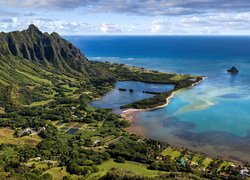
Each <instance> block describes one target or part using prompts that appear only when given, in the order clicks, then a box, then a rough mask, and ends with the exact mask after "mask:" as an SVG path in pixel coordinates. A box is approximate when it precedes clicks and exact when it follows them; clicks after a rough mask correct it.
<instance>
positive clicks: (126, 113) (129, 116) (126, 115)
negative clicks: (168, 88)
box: [120, 76, 208, 123]
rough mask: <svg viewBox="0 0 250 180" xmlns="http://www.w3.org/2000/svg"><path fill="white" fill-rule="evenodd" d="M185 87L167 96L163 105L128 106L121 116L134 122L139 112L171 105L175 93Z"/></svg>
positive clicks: (194, 84) (203, 78)
mask: <svg viewBox="0 0 250 180" xmlns="http://www.w3.org/2000/svg"><path fill="white" fill-rule="evenodd" d="M207 78H208V77H206V76H205V77H202V79H201V80H200V81H199V82H195V83H193V84H191V85H190V86H189V87H187V88H183V89H189V88H192V87H194V86H196V85H198V84H200V83H202V82H203V81H205V80H206V79H207ZM183 89H178V90H176V91H173V92H172V93H171V94H170V95H169V96H168V97H167V98H166V103H165V104H163V105H160V106H156V107H153V108H147V109H135V108H128V109H125V110H123V111H122V112H121V114H120V115H121V116H122V117H123V118H125V119H126V120H127V121H129V122H130V123H133V122H135V117H134V115H135V114H136V113H138V112H141V111H153V110H156V109H160V108H163V107H166V106H168V105H169V103H170V102H171V100H172V99H173V98H174V95H175V93H176V92H178V91H180V90H183Z"/></svg>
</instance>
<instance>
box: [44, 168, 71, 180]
mask: <svg viewBox="0 0 250 180" xmlns="http://www.w3.org/2000/svg"><path fill="white" fill-rule="evenodd" d="M46 173H49V174H51V175H52V176H53V180H61V179H63V177H64V176H70V174H69V173H68V172H67V171H66V169H65V167H55V168H51V169H49V170H47V171H45V172H44V174H46Z"/></svg>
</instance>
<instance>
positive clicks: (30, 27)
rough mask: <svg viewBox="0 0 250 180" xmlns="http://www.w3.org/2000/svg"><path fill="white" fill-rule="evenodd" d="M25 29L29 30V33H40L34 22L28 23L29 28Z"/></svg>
mask: <svg viewBox="0 0 250 180" xmlns="http://www.w3.org/2000/svg"><path fill="white" fill-rule="evenodd" d="M26 31H27V32H30V33H39V34H42V32H41V31H40V30H39V28H38V27H36V26H35V25H34V24H31V25H29V28H28V29H27V30H26Z"/></svg>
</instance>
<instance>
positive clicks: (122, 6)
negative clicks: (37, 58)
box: [0, 0, 250, 35]
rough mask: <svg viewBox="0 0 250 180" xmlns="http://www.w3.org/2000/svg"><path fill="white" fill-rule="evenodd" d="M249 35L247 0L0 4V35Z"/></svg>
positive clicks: (0, 0) (23, 0) (7, 0)
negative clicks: (32, 31)
mask: <svg viewBox="0 0 250 180" xmlns="http://www.w3.org/2000/svg"><path fill="white" fill-rule="evenodd" d="M29 24H35V25H36V26H37V27H39V28H40V29H41V30H42V31H46V32H54V31H56V32H58V33H60V34H62V35H250V0H0V31H4V32H8V31H14V30H23V29H27V27H28V26H29Z"/></svg>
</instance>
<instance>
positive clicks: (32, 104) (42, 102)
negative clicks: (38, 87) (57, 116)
mask: <svg viewBox="0 0 250 180" xmlns="http://www.w3.org/2000/svg"><path fill="white" fill-rule="evenodd" d="M51 101H53V100H52V99H49V100H45V101H38V102H33V103H31V104H29V105H25V106H27V107H34V106H43V105H45V104H48V103H50V102H51Z"/></svg>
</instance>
